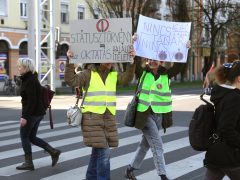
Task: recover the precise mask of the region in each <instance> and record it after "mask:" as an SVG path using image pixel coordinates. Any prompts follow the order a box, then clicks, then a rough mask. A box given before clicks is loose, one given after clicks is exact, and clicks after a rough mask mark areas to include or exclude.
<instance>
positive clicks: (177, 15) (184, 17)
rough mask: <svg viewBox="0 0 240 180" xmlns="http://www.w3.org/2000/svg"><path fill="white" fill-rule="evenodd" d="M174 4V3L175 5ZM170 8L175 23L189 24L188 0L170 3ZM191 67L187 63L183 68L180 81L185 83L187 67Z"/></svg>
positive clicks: (177, 0) (176, 0)
mask: <svg viewBox="0 0 240 180" xmlns="http://www.w3.org/2000/svg"><path fill="white" fill-rule="evenodd" d="M173 2H174V3H173ZM169 3H170V4H169V7H171V13H172V18H173V21H177V22H189V21H191V20H190V17H189V11H188V9H189V7H190V5H189V3H188V1H186V0H175V1H172V2H171V1H169ZM189 56H190V53H189V54H188V58H189ZM188 65H189V61H187V63H186V64H185V67H184V68H183V70H182V71H181V72H180V74H181V79H180V81H181V82H183V81H184V75H185V73H186V70H187V67H188Z"/></svg>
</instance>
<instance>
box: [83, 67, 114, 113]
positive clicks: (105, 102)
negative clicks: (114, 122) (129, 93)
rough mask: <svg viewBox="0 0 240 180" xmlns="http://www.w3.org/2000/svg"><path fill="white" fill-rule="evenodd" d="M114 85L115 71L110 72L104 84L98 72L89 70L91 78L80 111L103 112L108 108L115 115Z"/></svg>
mask: <svg viewBox="0 0 240 180" xmlns="http://www.w3.org/2000/svg"><path fill="white" fill-rule="evenodd" d="M116 85H117V72H110V73H109V74H108V76H107V79H106V81H105V84H104V83H103V81H102V78H101V77H100V75H99V74H98V72H94V71H91V79H90V83H89V88H88V90H87V95H86V97H85V100H84V102H83V109H82V112H83V113H85V112H93V113H97V114H103V113H104V112H105V111H106V109H108V110H109V111H110V112H111V113H112V114H113V115H115V114H116Z"/></svg>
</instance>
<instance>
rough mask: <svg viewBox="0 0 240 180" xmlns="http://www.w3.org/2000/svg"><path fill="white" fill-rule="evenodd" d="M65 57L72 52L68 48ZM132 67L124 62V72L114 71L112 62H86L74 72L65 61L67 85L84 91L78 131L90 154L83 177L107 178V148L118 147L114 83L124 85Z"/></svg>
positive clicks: (108, 166) (69, 55)
mask: <svg viewBox="0 0 240 180" xmlns="http://www.w3.org/2000/svg"><path fill="white" fill-rule="evenodd" d="M67 56H68V58H71V57H73V53H72V52H71V51H68V53H67ZM134 70H135V66H134V65H130V64H128V66H127V69H126V72H124V73H119V72H116V71H114V69H113V64H112V63H101V64H92V65H88V68H87V69H84V70H83V71H81V72H79V73H77V74H74V65H73V64H69V59H68V61H67V63H66V69H65V81H66V83H67V84H68V85H70V86H78V87H80V88H83V89H84V90H85V92H87V93H86V96H85V100H84V102H83V109H82V112H83V119H82V132H83V141H84V144H85V145H86V146H89V147H92V153H91V157H90V161H89V164H88V169H87V173H86V180H110V149H109V148H110V147H117V146H118V135H117V126H116V121H115V114H116V86H117V84H118V85H124V84H125V85H126V84H127V83H128V82H130V81H131V80H132V79H133V75H134Z"/></svg>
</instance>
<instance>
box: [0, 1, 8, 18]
mask: <svg viewBox="0 0 240 180" xmlns="http://www.w3.org/2000/svg"><path fill="white" fill-rule="evenodd" d="M0 4H1V6H0V16H7V0H0Z"/></svg>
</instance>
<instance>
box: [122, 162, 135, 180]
mask: <svg viewBox="0 0 240 180" xmlns="http://www.w3.org/2000/svg"><path fill="white" fill-rule="evenodd" d="M133 170H134V169H133V168H132V167H131V166H130V165H128V167H127V169H126V171H125V178H127V179H129V180H137V178H136V177H135V175H134V173H133Z"/></svg>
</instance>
